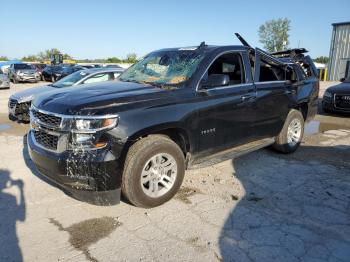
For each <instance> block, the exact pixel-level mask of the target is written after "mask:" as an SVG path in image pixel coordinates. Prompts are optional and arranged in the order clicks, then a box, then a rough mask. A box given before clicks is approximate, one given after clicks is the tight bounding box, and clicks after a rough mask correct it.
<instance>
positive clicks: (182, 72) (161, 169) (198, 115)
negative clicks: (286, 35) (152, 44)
mask: <svg viewBox="0 0 350 262" xmlns="http://www.w3.org/2000/svg"><path fill="white" fill-rule="evenodd" d="M305 52H306V50H301V49H295V50H287V51H285V52H281V53H279V54H275V55H271V54H268V53H266V52H264V51H262V50H260V49H257V48H256V49H253V48H251V47H249V46H208V45H206V44H205V43H202V44H201V45H200V46H198V47H188V48H172V49H163V50H159V51H155V52H152V53H150V54H148V55H147V56H145V57H144V58H143V59H142V60H141V61H139V62H138V63H136V64H134V65H133V66H132V67H130V68H129V69H127V70H126V71H125V72H124V73H123V74H122V75H121V76H120V78H119V81H118V82H105V83H98V84H93V85H90V86H86V87H84V88H79V87H77V88H67V89H62V90H58V91H57V92H52V93H50V95H46V96H45V95H43V96H40V97H38V98H36V99H35V100H34V102H33V104H32V108H31V113H30V114H31V130H30V132H29V134H28V148H29V154H30V157H31V159H32V160H33V162H34V163H35V165H36V166H37V168H38V170H39V171H40V172H41V173H42V174H43V175H44V176H46V177H48V178H50V179H52V180H53V181H54V182H56V184H57V185H58V186H60V187H61V188H62V189H63V190H64V191H66V192H67V193H69V194H70V195H72V196H73V197H76V198H78V199H81V200H85V201H89V202H92V203H95V204H114V203H118V202H119V200H120V195H121V193H122V194H123V195H124V196H125V198H126V199H127V200H128V201H129V202H130V203H132V204H134V205H136V206H139V207H146V208H148V207H154V206H158V205H161V204H163V203H164V202H166V201H168V200H169V199H171V198H172V197H173V196H174V195H175V194H176V192H177V191H178V189H179V187H180V186H181V183H182V180H183V178H184V174H185V170H186V169H190V168H198V167H203V166H206V165H212V164H215V163H218V162H220V161H223V160H226V159H230V158H233V157H235V156H238V155H241V154H243V153H246V152H251V151H252V150H256V149H259V148H262V147H266V146H270V145H272V146H273V147H274V148H275V149H276V150H278V151H280V152H283V153H291V152H293V151H295V150H296V149H297V148H298V146H299V144H300V142H301V139H302V137H303V132H304V122H305V121H308V120H310V119H312V118H313V117H314V115H315V114H316V110H317V99H318V80H317V77H316V72H317V71H316V68H315V67H314V65H313V63H312V61H311V59H310V58H309V57H308V56H304V54H303V53H305Z"/></svg>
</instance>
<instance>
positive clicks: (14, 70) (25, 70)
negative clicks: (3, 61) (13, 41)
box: [8, 63, 40, 84]
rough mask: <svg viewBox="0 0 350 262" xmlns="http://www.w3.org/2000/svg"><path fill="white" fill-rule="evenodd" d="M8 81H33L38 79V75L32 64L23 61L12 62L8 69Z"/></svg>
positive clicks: (35, 81)
mask: <svg viewBox="0 0 350 262" xmlns="http://www.w3.org/2000/svg"><path fill="white" fill-rule="evenodd" d="M8 76H9V79H10V81H12V82H13V83H14V84H15V83H19V82H34V83H37V82H39V80H40V75H39V73H38V72H37V70H36V68H35V67H34V66H33V65H30V64H25V63H17V64H12V65H11V66H10V67H9V69H8Z"/></svg>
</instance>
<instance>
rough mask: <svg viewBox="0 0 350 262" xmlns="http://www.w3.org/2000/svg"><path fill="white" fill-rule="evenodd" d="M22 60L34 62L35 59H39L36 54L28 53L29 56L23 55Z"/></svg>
mask: <svg viewBox="0 0 350 262" xmlns="http://www.w3.org/2000/svg"><path fill="white" fill-rule="evenodd" d="M22 60H23V61H27V62H35V61H38V60H39V59H38V57H37V56H36V55H29V56H24V57H23V58H22Z"/></svg>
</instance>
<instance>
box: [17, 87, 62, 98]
mask: <svg viewBox="0 0 350 262" xmlns="http://www.w3.org/2000/svg"><path fill="white" fill-rule="evenodd" d="M55 89H56V88H54V87H53V86H49V85H47V86H37V87H32V88H28V89H26V90H23V91H20V92H17V93H15V94H13V95H12V96H11V98H12V99H16V100H18V101H25V100H29V101H30V100H33V98H34V97H35V96H36V95H40V94H43V93H46V92H49V91H52V90H55ZM27 98H30V99H27Z"/></svg>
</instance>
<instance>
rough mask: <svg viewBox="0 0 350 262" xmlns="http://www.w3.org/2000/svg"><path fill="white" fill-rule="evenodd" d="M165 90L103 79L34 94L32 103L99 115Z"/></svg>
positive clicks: (71, 112)
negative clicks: (99, 81)
mask: <svg viewBox="0 0 350 262" xmlns="http://www.w3.org/2000/svg"><path fill="white" fill-rule="evenodd" d="M167 93H168V92H166V91H165V90H163V89H161V88H158V87H154V86H151V85H147V84H139V83H131V82H119V81H118V82H115V81H107V82H101V83H95V84H85V85H81V86H75V87H67V88H62V89H61V90H56V91H53V92H50V93H48V94H46V95H45V94H44V95H41V96H39V97H37V98H36V99H35V100H34V102H33V104H34V106H35V107H37V108H39V109H42V110H46V111H49V112H54V113H60V114H67V115H99V114H110V113H117V112H116V111H115V110H117V109H116V108H120V106H125V105H131V104H135V103H137V102H147V101H150V100H152V101H154V100H158V99H160V98H161V97H164V96H166V95H167Z"/></svg>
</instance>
